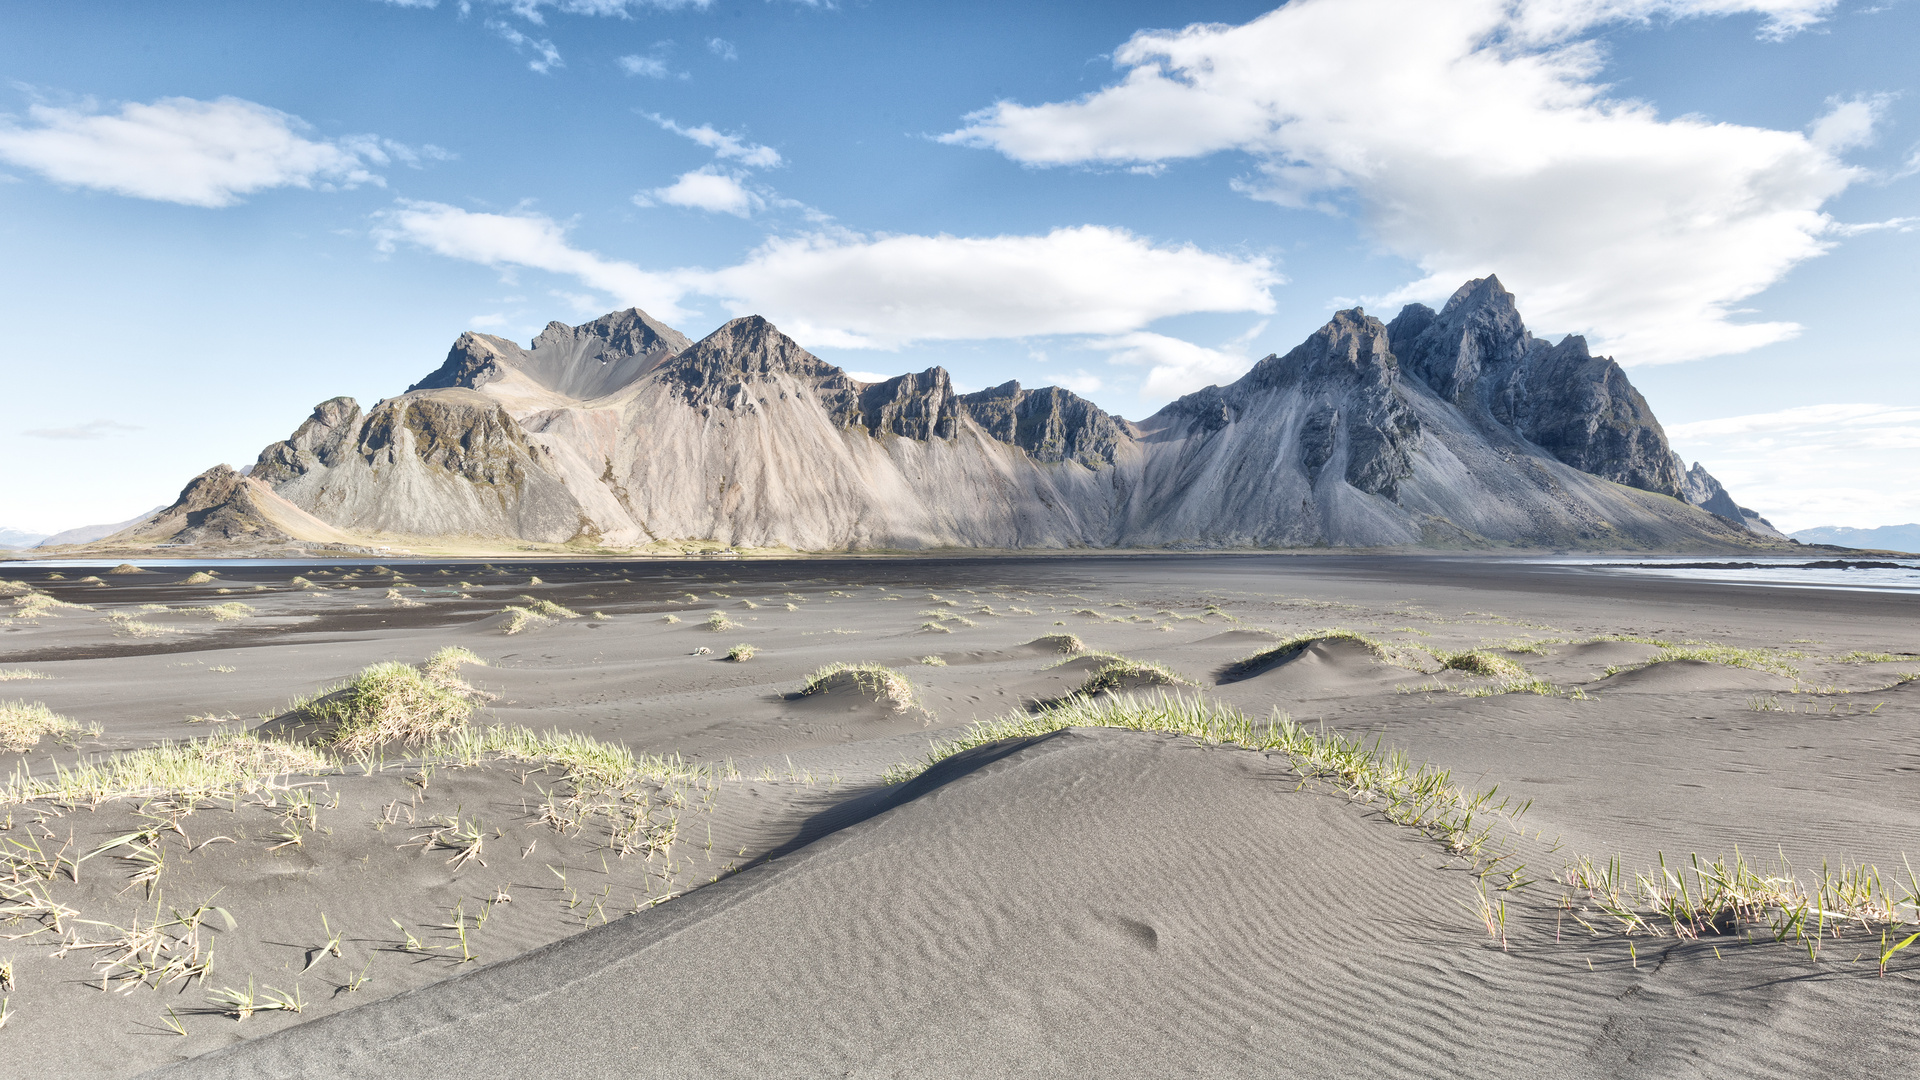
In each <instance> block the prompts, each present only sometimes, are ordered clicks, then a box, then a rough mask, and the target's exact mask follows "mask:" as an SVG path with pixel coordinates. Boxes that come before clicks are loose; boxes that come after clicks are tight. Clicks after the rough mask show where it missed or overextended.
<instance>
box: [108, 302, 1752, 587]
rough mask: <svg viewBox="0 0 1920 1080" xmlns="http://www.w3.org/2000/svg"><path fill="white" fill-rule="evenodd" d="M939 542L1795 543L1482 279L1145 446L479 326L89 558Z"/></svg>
mask: <svg viewBox="0 0 1920 1080" xmlns="http://www.w3.org/2000/svg"><path fill="white" fill-rule="evenodd" d="M455 542H458V543H462V544H467V545H475V544H479V545H485V544H507V545H530V546H536V547H541V546H553V547H571V548H574V549H578V550H606V549H619V550H633V549H651V550H680V549H681V546H682V545H688V544H694V545H701V544H704V545H707V546H713V545H721V546H726V547H734V548H761V549H791V550H798V551H848V550H875V549H906V550H924V549H934V548H995V549H1011V548H1087V547H1090V548H1122V547H1182V548H1193V547H1200V548H1238V547H1306V546H1320V545H1331V546H1349V547H1404V546H1427V547H1448V548H1482V547H1496V546H1520V547H1555V548H1585V549H1613V548H1641V549H1656V548H1675V549H1696V548H1734V547H1754V546H1762V547H1764V546H1771V545H1774V544H1779V543H1784V542H1785V541H1784V540H1783V539H1782V538H1781V537H1780V534H1779V533H1778V532H1776V531H1775V530H1773V528H1772V527H1771V526H1770V525H1768V524H1767V523H1766V522H1765V521H1764V520H1763V519H1761V518H1759V517H1758V515H1756V514H1754V513H1753V512H1752V511H1749V510H1742V509H1741V508H1740V507H1738V506H1737V505H1736V504H1735V503H1734V502H1733V500H1732V499H1731V498H1730V497H1729V496H1728V495H1727V493H1726V492H1725V490H1724V489H1723V488H1722V487H1721V486H1720V484H1719V483H1718V482H1717V481H1715V480H1714V479H1713V478H1712V476H1710V475H1709V474H1708V473H1707V472H1706V470H1705V469H1703V468H1701V467H1700V466H1699V465H1698V464H1695V465H1694V466H1693V467H1692V468H1691V469H1688V468H1687V467H1686V466H1685V463H1684V462H1683V461H1681V460H1680V458H1679V457H1678V456H1677V455H1676V454H1674V453H1673V451H1672V449H1671V448H1670V447H1669V446H1668V444H1667V439H1666V435H1665V433H1664V432H1663V431H1662V430H1661V428H1660V424H1659V422H1658V421H1657V420H1656V419H1655V418H1654V416H1653V413H1652V411H1651V410H1650V409H1649V408H1648V406H1647V403H1646V401H1645V399H1644V398H1642V397H1641V395H1640V394H1639V392H1638V391H1636V390H1635V389H1634V388H1633V385H1632V384H1631V383H1630V382H1629V381H1628V379H1627V376H1626V373H1625V372H1624V371H1623V370H1621V368H1620V366H1619V365H1618V364H1616V363H1615V362H1614V361H1613V360H1612V359H1611V358H1608V357H1604V356H1594V355H1592V354H1591V353H1590V352H1589V351H1588V348H1587V344H1586V342H1585V340H1584V339H1582V338H1580V337H1567V338H1565V339H1563V340H1561V341H1559V342H1557V343H1551V342H1548V341H1546V340H1544V339H1540V338H1536V337H1534V336H1533V335H1532V334H1531V333H1530V332H1529V331H1528V330H1527V328H1526V326H1525V325H1524V323H1523V322H1522V320H1521V318H1520V314H1519V311H1518V309H1517V307H1516V306H1515V302H1514V297H1513V295H1512V294H1511V293H1509V292H1507V290H1506V289H1504V288H1503V287H1502V286H1501V284H1500V282H1499V280H1498V279H1497V278H1494V277H1486V278H1482V279H1478V280H1474V281H1469V282H1467V283H1466V284H1465V285H1463V286H1461V287H1460V289H1459V290H1458V291H1457V292H1456V293H1454V295H1453V297H1452V298H1451V299H1450V300H1449V301H1448V302H1447V303H1446V305H1445V306H1444V307H1443V308H1441V309H1440V310H1439V311H1435V310H1433V309H1432V308H1429V307H1427V306H1425V305H1421V304H1412V305H1409V306H1407V307H1406V308H1405V309H1403V310H1402V311H1401V312H1400V313H1399V314H1398V315H1397V316H1396V317H1395V318H1394V319H1393V320H1392V321H1391V322H1387V323H1383V322H1381V321H1380V320H1379V319H1376V318H1374V317H1372V316H1370V315H1367V314H1366V313H1365V312H1364V311H1362V310H1361V309H1359V308H1354V309H1352V310H1347V311H1341V312H1338V313H1337V314H1335V315H1334V316H1333V318H1332V320H1331V321H1329V322H1328V323H1327V324H1326V325H1325V326H1323V327H1321V328H1320V329H1319V330H1318V331H1316V332H1315V333H1314V334H1313V335H1312V336H1310V337H1309V338H1308V339H1307V340H1306V341H1305V342H1303V343H1301V344H1300V345H1299V346H1298V347H1296V348H1295V349H1293V350H1292V351H1290V352H1288V353H1286V354H1285V355H1273V356H1268V357H1267V358H1265V359H1264V360H1261V361H1260V362H1259V363H1257V364H1255V365H1254V366H1253V368H1252V369H1251V370H1250V371H1248V372H1247V373H1246V374H1245V375H1244V376H1242V377H1241V378H1240V379H1239V380H1238V381H1236V382H1234V383H1232V384H1231V385H1228V386H1210V387H1207V388H1206V389H1203V390H1200V391H1198V392H1196V393H1192V394H1188V395H1186V396H1185V397H1182V398H1180V399H1178V400H1176V401H1174V402H1172V403H1170V404H1168V405H1167V406H1166V407H1165V408H1163V409H1161V410H1160V411H1159V412H1156V413H1154V414H1153V415H1152V416H1150V417H1147V418H1146V419H1144V420H1140V421H1130V420H1126V419H1123V418H1121V417H1118V416H1114V415H1111V414H1109V413H1107V412H1105V411H1103V410H1101V409H1100V408H1099V407H1098V406H1096V405H1094V404H1093V403H1092V402H1090V401H1087V400H1085V399H1084V398H1081V397H1078V396H1077V395H1075V394H1072V393H1070V392H1068V391H1066V390H1063V389H1061V388H1059V387H1051V386H1050V387H1044V388H1041V389H1027V388H1025V387H1022V386H1021V385H1020V384H1019V383H1017V382H1009V383H1006V384H1003V385H1001V386H996V387H993V388H991V389H987V390H982V391H979V392H977V393H965V394H963V393H959V392H957V391H956V390H955V389H954V386H953V383H952V380H951V379H950V378H949V377H948V374H947V372H946V371H945V370H944V369H942V368H938V367H934V368H929V369H927V370H926V371H922V372H917V373H912V374H906V375H900V376H896V377H894V378H891V379H887V380H884V381H880V382H865V381H861V380H858V379H855V378H853V377H851V376H849V375H848V374H847V372H845V371H843V370H842V369H840V368H838V367H836V366H834V365H832V364H830V363H828V362H826V361H824V360H822V359H820V358H818V357H816V356H814V355H813V354H811V353H809V352H807V351H806V350H805V349H804V348H802V347H801V346H800V345H799V344H798V343H796V342H795V341H793V340H792V339H791V338H789V337H787V336H786V335H784V334H782V333H781V332H780V331H779V330H778V329H776V328H775V327H774V326H773V325H772V324H771V323H769V322H768V321H767V320H765V319H763V318H760V317H758V316H748V317H745V318H739V319H735V320H733V321H731V322H729V323H727V324H726V325H725V326H722V327H720V328H719V329H718V330H715V331H714V332H713V333H711V334H709V335H707V336H706V337H705V338H704V339H702V340H700V341H699V342H693V341H690V340H688V339H687V338H686V337H685V336H684V335H682V334H681V333H679V332H678V331H676V330H674V329H672V328H671V327H668V326H665V325H662V324H661V323H659V322H657V321H656V320H654V319H653V318H651V317H649V316H648V315H647V314H646V313H644V312H642V311H640V310H638V309H629V310H626V311H619V312H614V313H612V314H609V315H606V316H603V317H602V318H599V319H596V320H594V321H592V322H589V323H586V324H584V325H580V326H567V325H565V324H562V323H557V322H556V323H552V324H549V325H548V327H547V329H546V330H545V331H544V332H542V333H541V334H540V336H539V337H537V338H535V339H534V340H533V341H532V342H531V343H530V344H529V345H528V347H526V348H521V347H520V346H519V345H518V344H517V343H515V342H512V341H509V340H506V339H504V338H499V337H494V336H492V335H488V334H481V333H471V332H470V333H465V334H462V335H460V337H459V339H458V340H456V341H455V342H454V344H453V347H452V349H451V350H450V351H449V352H448V354H447V357H446V360H445V361H444V362H443V363H442V364H441V365H440V366H439V368H437V369H436V370H434V371H433V372H432V373H430V374H429V375H427V376H426V378H424V379H422V380H420V381H419V382H418V383H416V384H414V385H413V386H412V387H411V388H409V390H408V391H407V392H406V393H404V394H401V395H399V396H397V397H393V398H388V399H386V400H383V401H380V402H378V403H376V404H375V405H374V406H373V407H372V408H370V409H364V410H363V409H362V408H361V407H360V405H359V404H358V403H357V402H356V401H354V400H353V399H352V398H346V397H339V398H333V399H331V400H329V401H325V402H322V403H321V404H320V405H319V406H317V407H316V408H315V409H314V410H313V413H312V415H311V416H309V417H308V418H307V420H306V421H305V422H304V423H302V424H300V426H299V427H298V429H297V430H295V431H294V432H293V434H292V435H291V436H290V437H289V438H288V439H286V440H285V441H283V442H278V443H275V444H273V445H271V446H268V447H267V448H266V449H265V450H263V451H262V452H261V453H260V456H259V458H258V460H257V461H255V462H254V463H253V464H252V465H251V466H250V467H249V468H247V469H245V470H238V471H237V470H234V469H232V468H230V467H228V466H218V467H216V468H214V469H210V470H208V471H207V472H206V473H203V474H201V475H200V476H198V477H196V478H194V480H193V481H192V482H191V483H189V484H188V485H187V487H186V488H185V490H183V491H182V493H181V496H180V498H179V499H178V500H176V501H175V503H173V504H172V505H171V506H168V507H166V508H164V509H162V510H160V511H158V512H156V513H154V514H152V515H150V516H148V517H146V518H144V519H143V520H141V521H139V522H137V523H135V524H133V525H132V526H130V527H128V528H126V529H123V530H121V531H120V532H118V533H116V534H114V535H113V536H111V537H109V538H107V539H106V540H105V541H103V542H102V543H103V544H104V545H106V546H116V547H128V546H141V545H154V544H195V545H236V544H238V545H250V546H254V547H258V546H262V545H273V544H281V545H285V544H290V543H291V544H294V545H299V544H327V545H339V546H352V545H364V544H395V543H402V544H414V545H425V546H432V545H434V544H442V545H445V544H450V543H455Z"/></svg>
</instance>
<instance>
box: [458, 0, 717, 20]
mask: <svg viewBox="0 0 1920 1080" xmlns="http://www.w3.org/2000/svg"><path fill="white" fill-rule="evenodd" d="M488 2H490V3H492V4H493V5H494V6H495V7H504V8H508V9H510V10H511V11H512V12H513V13H514V14H515V15H518V16H520V17H521V18H523V19H525V20H527V21H528V22H531V23H543V22H545V21H546V15H545V13H544V10H543V9H546V8H552V9H553V10H554V11H556V12H559V13H560V14H563V15H613V16H618V17H620V18H632V17H633V13H634V12H635V11H636V10H641V11H644V10H646V9H647V8H654V9H656V10H659V11H679V10H681V9H683V8H697V9H699V10H702V11H704V10H706V9H707V8H708V7H710V6H712V4H713V0H488Z"/></svg>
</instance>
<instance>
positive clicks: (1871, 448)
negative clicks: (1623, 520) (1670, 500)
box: [1666, 404, 1920, 531]
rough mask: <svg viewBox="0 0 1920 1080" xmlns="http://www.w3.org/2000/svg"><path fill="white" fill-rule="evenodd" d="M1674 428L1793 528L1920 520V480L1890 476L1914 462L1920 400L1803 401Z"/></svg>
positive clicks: (1725, 480) (1727, 479) (1724, 478)
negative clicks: (1899, 480) (1893, 480)
mask: <svg viewBox="0 0 1920 1080" xmlns="http://www.w3.org/2000/svg"><path fill="white" fill-rule="evenodd" d="M1666 430H1667V437H1668V439H1669V440H1671V441H1672V443H1673V446H1674V449H1675V450H1677V451H1679V452H1680V453H1681V454H1682V455H1683V456H1684V457H1686V459H1687V460H1688V461H1689V462H1692V461H1699V462H1701V463H1703V464H1705V465H1706V467H1707V471H1708V472H1711V473H1712V474H1713V475H1714V476H1715V477H1716V478H1717V479H1719V481H1720V482H1721V483H1722V484H1725V485H1726V487H1727V490H1728V492H1729V493H1730V494H1732V495H1733V497H1734V500H1735V501H1736V502H1738V503H1740V505H1742V506H1750V507H1753V508H1754V509H1755V510H1758V511H1759V512H1760V513H1761V514H1762V515H1763V516H1765V517H1767V518H1769V519H1771V520H1772V521H1773V523H1774V524H1775V525H1776V526H1778V527H1779V528H1781V529H1783V530H1786V531H1792V530H1795V529H1805V528H1810V527H1812V526H1815V525H1829V524H1833V523H1834V522H1841V523H1844V524H1847V525H1854V526H1858V527H1871V526H1874V525H1898V524H1903V523H1905V522H1909V521H1916V520H1920V488H1915V487H1914V486H1913V485H1911V484H1899V483H1892V484H1889V483H1888V482H1887V481H1888V479H1889V478H1897V477H1900V476H1908V475H1911V474H1912V472H1913V461H1914V458H1915V455H1916V452H1920V407H1915V406H1911V405H1905V406H1903V405H1874V404H1836V405H1803V406H1800V407H1798V408H1793V409H1782V410H1780V411H1778V412H1769V413H1755V414H1751V415H1747V416H1730V417H1726V418H1723V419H1718V420H1700V421H1696V422H1693V423H1689V424H1675V425H1672V426H1670V427H1668V428H1667V429H1666Z"/></svg>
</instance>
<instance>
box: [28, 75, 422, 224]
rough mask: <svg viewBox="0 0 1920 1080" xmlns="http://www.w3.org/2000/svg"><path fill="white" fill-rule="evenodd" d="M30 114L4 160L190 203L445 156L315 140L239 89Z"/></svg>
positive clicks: (372, 180)
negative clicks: (230, 93) (209, 96)
mask: <svg viewBox="0 0 1920 1080" xmlns="http://www.w3.org/2000/svg"><path fill="white" fill-rule="evenodd" d="M27 115H28V118H29V120H30V123H28V124H25V125H22V124H18V123H14V122H10V121H5V120H0V160H5V161H7V162H8V163H10V164H13V165H17V166H19V167H21V168H24V169H31V170H33V171H34V172H37V173H39V174H40V175H42V176H44V177H46V178H47V179H49V180H52V181H54V182H55V183H59V184H67V185H71V186H73V187H85V188H94V189H96V190H100V191H111V192H114V193H115V194H119V195H128V196H132V197H134V198H139V199H153V200H157V201H160V202H174V203H184V204H186V205H188V206H206V207H219V206H231V205H233V204H234V203H237V202H239V201H240V197H241V196H243V195H248V194H251V193H253V192H256V191H264V190H267V189H269V188H277V187H302V188H322V189H326V188H335V187H340V188H350V187H354V186H356V185H359V184H382V183H384V181H382V180H381V178H380V177H379V176H377V175H375V174H374V173H373V172H372V171H371V170H370V169H369V167H368V166H369V165H370V164H378V165H384V164H387V163H388V162H389V161H393V160H401V161H403V162H405V163H407V164H415V163H417V162H419V161H420V160H422V159H426V158H435V157H445V156H450V155H447V154H446V152H445V151H442V150H439V149H438V148H436V147H427V148H423V149H421V150H414V149H411V148H408V147H406V146H403V145H402V144H400V143H397V142H393V141H391V140H386V139H379V138H376V137H374V136H371V135H360V136H350V137H347V138H344V139H338V140H326V139H314V138H310V137H308V135H307V134H306V133H307V132H308V131H310V130H311V128H310V125H308V124H307V123H306V122H305V121H304V120H301V119H300V118H299V117H297V116H293V115H291V114H288V113H283V112H281V111H280V110H278V109H272V108H268V107H267V106H265V105H259V104H256V103H254V102H251V101H245V100H242V99H240V98H235V97H223V98H217V99H215V100H213V101H197V100H195V99H193V98H184V97H172V98H161V99H160V100H158V101H155V102H153V103H152V104H142V103H139V102H130V103H127V104H125V105H122V106H120V108H119V110H118V111H117V112H103V111H99V110H98V109H96V108H95V107H93V106H91V105H87V106H84V107H66V106H54V105H45V104H36V105H34V106H32V107H31V108H30V109H28V111H27Z"/></svg>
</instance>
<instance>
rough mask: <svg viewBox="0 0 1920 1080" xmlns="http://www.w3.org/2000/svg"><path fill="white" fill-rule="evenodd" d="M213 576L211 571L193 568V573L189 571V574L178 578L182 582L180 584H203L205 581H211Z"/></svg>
mask: <svg viewBox="0 0 1920 1080" xmlns="http://www.w3.org/2000/svg"><path fill="white" fill-rule="evenodd" d="M213 577H214V575H213V574H211V573H209V572H208V571H205V570H195V571H194V572H193V573H191V574H188V575H187V576H186V577H184V578H181V579H180V584H182V585H205V584H206V583H208V582H210V581H212V580H213Z"/></svg>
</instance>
